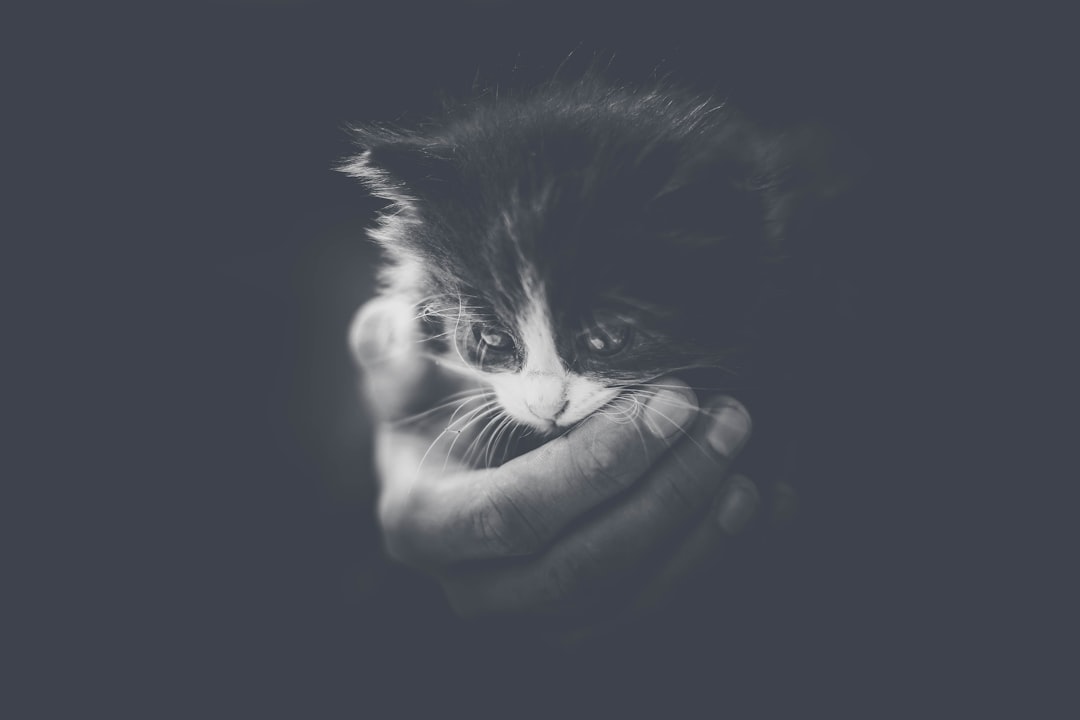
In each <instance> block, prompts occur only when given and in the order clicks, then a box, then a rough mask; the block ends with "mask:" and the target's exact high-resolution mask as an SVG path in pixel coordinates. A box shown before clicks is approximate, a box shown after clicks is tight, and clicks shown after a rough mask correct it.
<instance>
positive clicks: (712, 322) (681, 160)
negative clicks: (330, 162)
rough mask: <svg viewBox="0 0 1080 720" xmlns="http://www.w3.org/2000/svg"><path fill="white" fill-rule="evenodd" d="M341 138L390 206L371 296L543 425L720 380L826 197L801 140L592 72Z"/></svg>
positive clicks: (378, 233) (516, 414) (731, 372)
mask: <svg viewBox="0 0 1080 720" xmlns="http://www.w3.org/2000/svg"><path fill="white" fill-rule="evenodd" d="M357 135H358V137H359V142H360V144H361V147H362V148H363V152H362V154H360V155H359V156H358V157H356V158H353V159H351V160H350V161H349V162H347V163H346V164H345V165H344V166H343V168H342V169H343V170H345V171H346V172H348V173H349V174H351V175H353V176H356V177H358V178H360V179H361V180H362V181H364V182H365V183H366V184H367V186H368V187H369V188H370V189H371V191H372V192H373V193H374V194H376V195H378V196H380V197H382V198H385V199H387V200H389V201H390V202H391V203H392V205H391V207H390V208H389V210H388V212H387V213H386V214H385V215H384V216H383V218H382V219H381V223H380V226H379V228H378V229H376V230H375V231H373V233H372V235H373V236H374V237H375V238H376V239H377V240H378V241H379V242H380V243H381V244H382V245H383V246H384V248H385V249H386V251H387V252H388V254H389V256H390V259H391V263H392V264H391V268H390V269H389V270H388V272H387V273H386V275H385V281H386V288H385V292H387V293H391V294H394V295H397V296H400V297H404V298H406V299H408V300H409V301H410V302H412V303H414V304H415V305H416V308H417V316H418V317H419V318H420V319H421V320H422V321H423V326H424V327H425V329H426V331H427V335H428V338H429V341H430V342H431V343H433V344H434V345H436V346H438V347H440V348H441V355H442V356H443V358H444V359H445V360H446V361H447V362H448V363H451V364H453V365H454V366H456V367H458V368H460V369H462V370H463V371H466V372H469V373H472V374H475V375H477V376H479V377H481V378H483V379H484V380H485V381H486V382H487V383H489V384H490V385H491V387H492V388H493V389H494V391H495V393H496V395H497V397H498V399H499V401H500V403H501V405H502V406H503V408H504V409H505V410H506V412H507V413H508V414H509V415H510V416H512V417H513V418H514V419H515V420H517V421H519V422H521V423H524V424H527V425H529V426H531V427H533V428H536V429H538V430H541V431H546V432H550V431H555V430H557V429H559V428H564V427H568V426H570V425H572V424H574V423H576V422H578V421H580V420H581V419H582V418H584V417H586V416H587V415H589V414H590V413H592V412H594V411H595V410H597V409H598V408H600V407H601V406H603V405H604V404H606V403H608V402H609V401H610V400H611V399H612V398H614V397H615V396H616V395H617V394H618V393H619V392H620V390H621V389H622V388H625V387H628V386H632V385H635V384H640V383H642V382H644V381H646V380H649V379H651V378H655V377H657V376H659V375H662V374H666V373H669V372H672V371H676V370H680V369H687V368H701V367H709V368H716V369H718V371H719V372H721V373H726V374H727V375H728V376H729V377H730V379H732V380H736V378H735V374H736V373H737V372H738V369H739V366H740V365H741V362H742V361H741V358H742V356H743V354H744V352H745V350H746V349H747V347H748V346H749V345H750V344H751V343H752V341H753V334H754V333H753V323H752V321H751V315H752V310H753V307H754V305H755V303H756V302H757V300H758V295H759V290H760V288H761V285H762V283H763V280H764V277H765V274H766V273H767V272H769V270H768V268H769V267H771V266H773V265H775V264H776V263H779V262H781V261H782V260H783V258H784V257H785V255H786V254H787V253H788V252H789V248H787V247H786V246H785V234H786V230H787V228H788V227H789V225H790V221H791V219H792V217H793V216H794V215H795V214H796V210H797V209H798V208H799V206H800V205H801V204H802V203H803V201H804V200H805V199H806V198H807V197H808V196H809V195H812V194H814V193H816V194H821V193H823V192H827V191H828V188H827V186H828V183H822V182H820V181H818V179H817V178H815V179H814V180H813V181H811V180H810V175H812V174H813V173H810V172H808V171H807V170H806V167H807V166H812V165H813V163H808V162H806V157H807V156H808V155H810V154H812V151H813V149H814V143H813V142H808V141H807V138H805V137H801V136H799V135H798V134H788V135H781V134H769V133H766V132H763V131H762V130H760V129H758V128H756V127H754V126H753V125H751V124H750V123H749V122H747V121H746V120H745V119H743V118H742V117H740V116H739V115H738V114H736V113H735V112H733V111H732V110H730V109H729V108H727V107H725V105H724V104H723V103H722V102H719V101H715V100H712V99H709V98H702V97H698V96H694V95H691V94H689V93H683V92H679V91H676V90H673V89H670V88H667V89H665V88H660V87H654V88H650V89H639V90H630V89H626V88H618V87H612V86H608V85H605V84H603V83H602V82H600V81H598V80H596V79H595V78H592V79H587V80H585V81H580V82H578V83H575V84H573V85H570V86H556V85H551V86H548V87H545V88H544V89H542V90H540V91H538V92H536V93H534V94H532V95H528V96H524V97H518V98H507V97H506V95H505V94H504V95H503V96H502V97H501V98H500V99H497V100H495V99H490V98H489V99H488V100H486V101H483V102H479V103H476V104H473V105H470V106H467V107H463V108H457V109H455V110H453V111H451V112H450V113H448V115H447V117H445V118H444V119H442V120H440V121H438V122H436V123H433V124H430V125H428V126H426V127H424V128H422V129H420V130H416V131H401V130H383V129H373V128H361V129H357ZM808 187H814V188H815V190H814V193H808V192H807V190H806V188H808Z"/></svg>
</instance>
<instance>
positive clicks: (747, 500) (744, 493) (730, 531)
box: [633, 474, 761, 613]
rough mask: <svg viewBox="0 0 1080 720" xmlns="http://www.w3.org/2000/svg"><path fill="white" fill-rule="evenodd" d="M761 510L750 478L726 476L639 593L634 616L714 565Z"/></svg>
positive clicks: (759, 498)
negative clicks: (711, 563)
mask: <svg viewBox="0 0 1080 720" xmlns="http://www.w3.org/2000/svg"><path fill="white" fill-rule="evenodd" d="M760 506H761V496H760V493H759V492H758V488H757V485H755V484H754V482H753V481H752V480H750V478H748V477H746V476H745V475H739V474H733V475H731V476H729V477H728V478H727V480H726V481H725V482H724V484H723V486H722V487H721V488H720V491H719V492H718V493H717V496H716V499H715V500H714V501H713V503H712V506H711V507H710V508H709V510H708V512H706V513H705V516H704V517H702V518H701V519H700V520H699V521H698V523H697V525H696V526H695V527H694V528H693V529H692V530H691V531H690V532H689V534H688V535H687V536H686V537H685V538H683V539H682V540H681V542H680V543H679V545H678V546H677V548H676V549H675V551H674V552H673V553H672V555H671V557H670V558H669V559H668V560H667V562H665V563H664V564H663V565H662V566H661V568H660V570H659V571H658V572H657V574H656V575H655V576H653V577H652V578H651V579H650V580H649V582H648V583H647V584H646V586H645V587H644V588H643V589H642V591H641V593H640V594H639V595H638V597H637V599H636V600H635V603H634V608H633V612H634V613H637V612H641V611H645V610H648V609H650V608H653V607H655V606H657V605H659V604H660V602H661V601H662V600H663V599H664V598H665V597H666V596H667V595H668V594H669V593H671V592H672V591H673V590H674V589H675V588H677V587H678V586H680V585H681V584H682V583H684V582H686V580H687V579H688V578H690V577H691V576H693V575H694V574H695V572H696V571H698V570H699V569H700V568H701V567H702V566H704V565H706V564H707V563H708V562H710V561H715V559H716V558H718V557H719V556H720V555H721V553H722V552H723V550H724V548H725V547H727V546H728V545H729V544H730V542H731V539H732V538H734V537H737V536H739V535H741V534H743V533H744V532H745V531H746V530H747V529H748V528H749V527H750V526H751V525H752V524H753V522H754V521H755V520H756V519H757V517H758V514H759V508H760Z"/></svg>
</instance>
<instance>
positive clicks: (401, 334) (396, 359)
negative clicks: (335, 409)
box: [350, 299, 790, 626]
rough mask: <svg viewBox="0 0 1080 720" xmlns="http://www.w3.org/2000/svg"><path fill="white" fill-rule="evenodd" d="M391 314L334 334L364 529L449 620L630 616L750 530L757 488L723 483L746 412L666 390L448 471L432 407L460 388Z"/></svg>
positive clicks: (442, 421)
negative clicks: (353, 434) (638, 407)
mask: <svg viewBox="0 0 1080 720" xmlns="http://www.w3.org/2000/svg"><path fill="white" fill-rule="evenodd" d="M399 311H400V309H399V308H396V307H395V306H394V304H393V303H389V302H387V301H385V300H384V299H377V300H374V301H372V302H371V303H369V304H368V305H367V306H365V307H364V308H362V309H361V311H360V312H359V313H358V315H357V319H356V320H355V321H354V324H353V327H352V330H351V335H350V344H351V347H352V350H353V352H354V355H355V358H356V360H357V362H358V365H359V366H360V368H361V371H362V380H361V385H362V392H363V395H364V398H365V400H366V402H367V404H368V405H369V407H370V410H371V413H372V415H373V417H374V419H375V424H376V431H375V432H376V438H375V441H376V442H375V444H376V466H377V472H378V475H379V477H378V482H379V489H380V492H379V503H378V518H379V523H380V526H381V529H382V533H383V538H384V543H385V548H386V551H387V552H388V553H389V555H390V556H391V557H393V558H394V559H396V560H398V561H400V562H402V563H404V564H406V565H409V566H411V567H413V568H416V569H417V570H419V571H421V572H424V573H427V574H429V575H430V576H432V577H433V578H435V579H436V580H438V582H439V583H440V584H441V585H442V587H443V589H444V591H445V594H446V596H447V598H448V600H449V602H450V604H451V605H452V607H453V608H454V610H455V611H456V612H457V613H458V614H459V615H461V616H462V617H467V618H479V617H507V616H510V617H515V618H547V619H552V618H559V619H573V620H574V621H575V622H576V624H577V625H578V626H580V625H581V624H582V622H583V619H584V620H585V621H587V619H588V618H590V617H594V618H595V617H598V616H600V615H601V614H602V615H603V616H604V617H606V618H609V619H610V618H612V617H618V618H626V617H633V616H634V615H635V614H637V613H640V612H641V611H642V610H646V609H649V608H652V607H654V606H656V605H657V604H658V603H660V602H661V601H662V600H663V598H664V597H665V596H666V595H667V594H668V593H669V592H670V591H671V590H672V589H673V588H676V587H678V586H679V584H680V582H681V581H682V580H683V579H684V578H685V577H688V576H689V575H691V574H692V573H693V572H694V571H695V569H697V568H698V567H699V566H701V565H703V564H704V563H706V561H709V560H710V558H714V557H716V556H717V555H718V554H719V553H720V552H721V551H722V550H723V547H724V546H725V544H727V543H729V542H730V541H731V538H732V537H733V536H735V535H739V534H740V533H743V532H744V531H746V530H747V529H748V528H750V527H751V526H753V525H755V524H757V523H756V520H757V517H756V516H757V515H758V514H759V507H761V506H762V503H761V497H760V494H759V490H758V488H757V486H756V485H755V483H753V482H752V481H750V480H749V479H748V478H746V477H744V476H742V475H739V474H735V473H732V472H731V471H730V469H731V465H732V463H733V461H734V460H735V459H736V458H737V457H738V453H739V451H740V450H741V449H742V448H743V447H745V445H746V442H747V441H748V440H749V436H750V431H751V420H750V417H749V415H748V414H747V412H746V410H745V408H743V406H742V405H740V404H739V403H738V401H736V400H734V399H733V398H729V397H723V396H721V397H718V398H712V399H710V400H709V402H708V403H707V404H706V405H705V406H704V407H700V406H699V404H698V398H697V397H696V396H695V394H694V392H693V391H692V390H691V389H690V388H689V387H687V386H686V385H685V384H684V383H682V382H681V381H679V380H678V379H677V378H672V377H667V378H661V379H659V380H657V381H656V382H655V383H654V384H653V385H652V386H651V388H650V390H651V394H652V397H651V398H650V399H649V400H648V402H647V404H648V406H649V408H651V409H653V410H656V411H657V412H649V411H644V412H639V413H637V414H636V415H633V416H631V417H629V418H627V417H625V416H623V417H614V416H611V415H608V414H603V413H597V414H595V415H592V416H590V417H589V418H587V419H586V420H585V421H583V422H582V423H581V424H580V425H578V426H577V427H575V428H574V429H573V430H572V431H571V432H569V433H567V434H565V435H563V436H560V437H558V438H556V439H554V440H552V441H550V442H548V443H546V444H544V445H542V446H540V447H539V448H537V449H535V450H533V451H531V452H528V453H526V454H524V455H521V456H519V457H517V458H514V459H513V460H511V461H509V462H507V463H505V464H503V465H501V466H499V467H496V468H489V469H472V468H469V467H467V466H465V465H462V464H461V463H459V462H458V461H457V460H456V459H455V457H454V456H453V454H452V452H451V449H450V448H451V445H450V444H451V443H453V442H454V438H453V437H452V436H449V435H446V434H445V433H442V431H443V430H444V429H445V427H446V424H447V421H448V416H449V414H450V411H449V410H447V411H446V412H445V413H440V412H433V411H432V409H433V408H436V407H437V406H438V405H439V404H440V402H441V401H442V400H444V399H445V398H447V397H449V396H451V394H452V393H454V392H457V391H461V390H462V389H463V386H464V385H463V384H464V383H465V382H466V381H465V380H463V379H461V378H460V376H457V375H453V374H450V373H448V372H447V371H445V370H444V369H443V368H441V367H440V366H439V365H437V364H436V363H435V362H433V361H432V360H431V359H430V358H429V357H427V356H425V355H423V354H422V353H421V352H420V350H419V349H418V345H417V344H416V343H415V342H414V341H413V340H412V338H411V337H410V336H409V334H408V332H407V331H402V329H401V324H400V323H401V318H400V317H395V313H397V312H399ZM425 409H427V413H426V414H425V415H424V418H425V422H422V423H417V422H402V419H403V418H411V417H414V416H415V415H416V414H417V413H418V412H421V411H424V410H425ZM661 418H662V419H661ZM440 433H442V435H441V436H440ZM431 458H437V461H432V460H431ZM784 492H785V493H790V488H787V486H784ZM788 505H790V503H788ZM585 624H586V625H587V624H588V623H587V622H586V623H585Z"/></svg>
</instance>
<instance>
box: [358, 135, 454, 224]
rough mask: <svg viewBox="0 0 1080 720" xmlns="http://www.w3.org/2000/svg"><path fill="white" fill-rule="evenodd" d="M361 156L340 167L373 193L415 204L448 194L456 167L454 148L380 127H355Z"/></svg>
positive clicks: (408, 204) (404, 204) (407, 203)
mask: <svg viewBox="0 0 1080 720" xmlns="http://www.w3.org/2000/svg"><path fill="white" fill-rule="evenodd" d="M352 131H353V133H354V136H355V138H356V141H357V144H358V145H359V146H360V149H361V152H360V154H359V155H357V156H355V157H352V158H350V159H348V160H347V161H346V162H344V163H343V164H342V165H340V166H339V167H338V170H340V171H341V172H344V173H345V174H347V175H351V176H352V177H355V178H358V179H359V180H360V181H361V182H363V183H364V185H366V186H367V187H368V189H369V190H370V191H371V192H372V194H373V195H375V196H377V197H381V198H384V199H386V200H390V201H392V202H394V203H397V204H399V205H403V206H413V205H416V204H417V203H420V202H422V201H425V200H433V199H436V198H437V197H438V196H441V195H443V194H445V193H447V192H448V191H449V190H450V189H452V188H453V187H454V185H455V183H454V180H455V178H456V176H457V166H456V164H455V163H454V159H453V153H452V151H451V149H450V148H449V147H448V146H446V145H444V144H442V143H440V142H438V141H434V140H431V139H428V138H423V137H418V136H414V135H407V134H402V133H396V132H393V131H389V130H382V129H378V128H364V127H354V128H352Z"/></svg>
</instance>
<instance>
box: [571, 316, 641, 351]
mask: <svg viewBox="0 0 1080 720" xmlns="http://www.w3.org/2000/svg"><path fill="white" fill-rule="evenodd" d="M631 334H632V330H631V328H630V326H629V325H627V324H625V323H604V324H603V325H596V326H594V327H591V328H589V329H588V330H586V331H585V334H584V335H582V342H584V344H585V348H586V349H587V350H588V351H589V352H591V353H592V354H593V355H602V356H604V355H614V354H615V353H617V352H619V351H621V350H622V349H623V348H625V347H626V346H627V344H628V343H629V342H630V336H631Z"/></svg>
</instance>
